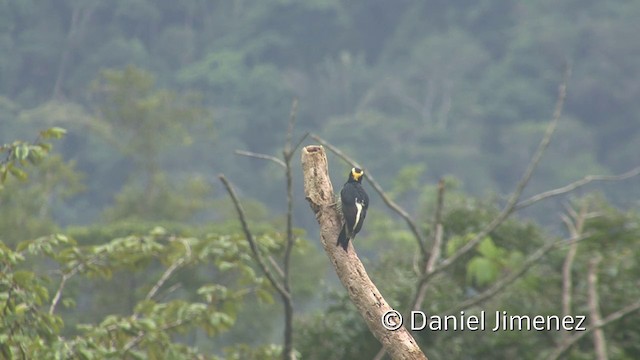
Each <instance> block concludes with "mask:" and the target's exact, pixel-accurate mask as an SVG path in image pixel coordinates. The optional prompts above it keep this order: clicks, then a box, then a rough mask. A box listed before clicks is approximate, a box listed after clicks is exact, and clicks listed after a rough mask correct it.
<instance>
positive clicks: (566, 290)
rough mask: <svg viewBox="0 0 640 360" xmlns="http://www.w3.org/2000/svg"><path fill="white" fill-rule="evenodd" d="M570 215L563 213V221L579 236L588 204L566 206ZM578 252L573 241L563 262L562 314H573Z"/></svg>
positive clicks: (576, 244) (576, 245)
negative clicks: (574, 207) (574, 264)
mask: <svg viewBox="0 0 640 360" xmlns="http://www.w3.org/2000/svg"><path fill="white" fill-rule="evenodd" d="M566 207H567V213H568V214H569V216H570V217H571V218H570V217H569V216H567V215H564V214H562V215H561V218H562V221H563V222H564V223H565V225H566V226H567V230H569V234H570V235H571V236H572V237H578V236H581V235H582V231H583V229H584V223H585V221H586V215H587V208H588V204H587V203H586V202H584V203H583V204H582V206H581V207H580V211H579V212H576V211H575V210H574V209H573V207H571V206H566ZM577 252H578V243H573V244H571V245H570V246H569V251H568V252H567V256H566V257H565V259H564V263H563V264H562V315H563V316H568V315H571V313H572V311H571V303H572V292H573V276H572V273H571V270H572V269H573V262H574V259H575V257H576V253H577ZM567 336H568V333H567V332H563V333H562V334H561V342H565V341H567Z"/></svg>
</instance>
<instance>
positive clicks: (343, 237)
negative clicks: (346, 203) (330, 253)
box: [336, 226, 349, 251]
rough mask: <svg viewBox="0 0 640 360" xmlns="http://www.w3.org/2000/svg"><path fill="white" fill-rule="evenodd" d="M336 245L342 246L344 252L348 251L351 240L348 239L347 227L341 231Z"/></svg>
mask: <svg viewBox="0 0 640 360" xmlns="http://www.w3.org/2000/svg"><path fill="white" fill-rule="evenodd" d="M336 245H339V246H342V248H343V249H344V251H347V246H349V238H348V237H347V229H346V227H345V226H343V227H342V230H340V235H338V242H337V243H336Z"/></svg>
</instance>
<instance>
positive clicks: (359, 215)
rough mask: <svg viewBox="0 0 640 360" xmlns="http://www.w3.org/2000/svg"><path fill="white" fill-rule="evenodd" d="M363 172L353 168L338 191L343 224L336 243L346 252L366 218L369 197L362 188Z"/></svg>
mask: <svg viewBox="0 0 640 360" xmlns="http://www.w3.org/2000/svg"><path fill="white" fill-rule="evenodd" d="M363 176H364V171H363V170H362V169H358V168H353V169H351V172H350V173H349V179H348V180H347V182H346V183H345V184H344V187H343V188H342V191H340V203H341V205H342V215H343V219H344V222H343V224H342V230H341V231H340V236H338V243H337V244H336V245H339V246H342V248H343V249H344V250H345V251H347V246H348V245H349V240H351V239H353V238H354V237H355V236H356V234H357V233H358V232H359V231H360V229H362V223H364V218H365V217H366V216H367V209H368V208H369V196H368V195H367V193H366V192H365V191H364V188H363V187H362V178H363Z"/></svg>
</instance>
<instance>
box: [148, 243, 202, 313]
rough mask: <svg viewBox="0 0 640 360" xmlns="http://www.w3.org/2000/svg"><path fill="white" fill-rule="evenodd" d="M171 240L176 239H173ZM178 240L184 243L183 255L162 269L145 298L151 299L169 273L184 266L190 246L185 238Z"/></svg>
mask: <svg viewBox="0 0 640 360" xmlns="http://www.w3.org/2000/svg"><path fill="white" fill-rule="evenodd" d="M173 240H174V241H176V240H175V239H173ZM178 240H179V241H180V242H181V243H182V245H184V248H185V255H184V256H183V257H181V258H179V259H178V260H176V261H174V262H173V264H171V266H169V267H168V268H167V269H166V270H165V271H164V273H162V276H160V279H158V281H157V282H156V283H155V285H153V287H152V288H151V290H149V292H148V293H147V296H145V297H144V299H145V300H151V299H152V298H153V297H154V296H155V295H156V293H157V292H158V290H160V288H161V287H162V285H164V283H165V282H167V280H168V279H169V277H171V275H172V274H173V273H174V272H175V271H176V270H178V269H179V268H181V267H182V266H184V264H185V263H186V262H187V261H188V260H189V259H190V258H191V246H190V245H189V243H188V242H187V241H186V240H185V239H178Z"/></svg>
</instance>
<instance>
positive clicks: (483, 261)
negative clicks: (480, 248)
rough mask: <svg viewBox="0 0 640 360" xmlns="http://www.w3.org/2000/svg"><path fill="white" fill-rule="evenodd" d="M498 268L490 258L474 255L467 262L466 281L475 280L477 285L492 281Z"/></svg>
mask: <svg viewBox="0 0 640 360" xmlns="http://www.w3.org/2000/svg"><path fill="white" fill-rule="evenodd" d="M497 274H498V269H497V268H496V267H495V265H494V264H493V263H492V262H491V260H489V259H487V258H483V257H476V258H474V259H472V260H471V261H470V262H469V264H467V281H475V282H476V283H477V284H478V285H480V286H482V285H486V284H488V283H490V282H491V281H493V280H494V279H495V277H496V275H497Z"/></svg>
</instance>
